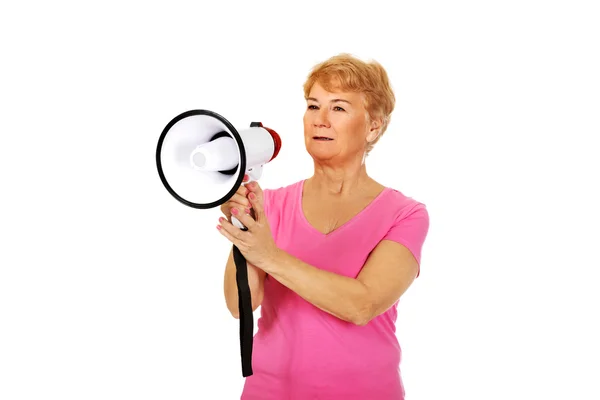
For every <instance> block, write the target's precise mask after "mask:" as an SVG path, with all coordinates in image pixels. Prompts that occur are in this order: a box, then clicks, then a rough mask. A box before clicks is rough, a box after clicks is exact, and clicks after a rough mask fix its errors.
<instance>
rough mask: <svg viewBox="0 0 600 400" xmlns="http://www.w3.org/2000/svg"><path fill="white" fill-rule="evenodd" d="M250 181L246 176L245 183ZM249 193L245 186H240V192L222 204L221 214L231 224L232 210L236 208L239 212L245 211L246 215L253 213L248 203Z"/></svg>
mask: <svg viewBox="0 0 600 400" xmlns="http://www.w3.org/2000/svg"><path fill="white" fill-rule="evenodd" d="M246 181H248V175H244V180H243V182H246ZM248 193H249V191H248V189H247V188H246V187H245V186H244V185H240V187H239V188H238V190H237V191H236V192H235V193H234V195H233V196H232V197H231V198H230V199H229V200H227V201H226V202H225V203H223V204H221V207H220V208H221V212H222V213H223V215H225V217H226V218H227V221H229V222H231V209H232V208H236V209H238V210H243V211H244V213H246V210H248V213H250V212H251V209H250V202H249V201H248V198H247V195H248Z"/></svg>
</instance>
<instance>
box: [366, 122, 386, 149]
mask: <svg viewBox="0 0 600 400" xmlns="http://www.w3.org/2000/svg"><path fill="white" fill-rule="evenodd" d="M382 125H383V123H382V121H381V119H380V118H377V119H374V120H372V121H371V126H370V128H369V133H368V134H367V142H368V143H371V142H372V141H374V140H375V139H377V137H378V136H379V134H380V133H381V126H382Z"/></svg>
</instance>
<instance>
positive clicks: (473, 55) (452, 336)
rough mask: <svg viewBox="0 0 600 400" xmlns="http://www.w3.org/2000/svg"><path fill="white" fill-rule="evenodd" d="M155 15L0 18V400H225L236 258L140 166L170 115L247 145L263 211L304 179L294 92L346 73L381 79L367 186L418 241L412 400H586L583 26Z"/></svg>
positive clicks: (591, 224)
mask: <svg viewBox="0 0 600 400" xmlns="http://www.w3.org/2000/svg"><path fill="white" fill-rule="evenodd" d="M157 3H158V2H154V3H152V2H141V1H140V2H131V1H129V2H127V1H120V2H107V1H104V2H95V3H92V2H75V1H72V2H64V1H53V2H41V1H39V2H19V3H18V5H17V3H16V2H14V3H13V2H10V3H9V2H6V3H3V5H2V6H1V7H0V41H1V44H2V46H1V59H2V61H1V62H0V68H1V74H0V80H1V81H0V83H1V85H0V96H1V97H0V98H1V104H0V106H1V108H0V127H1V130H2V145H1V146H0V153H1V157H0V174H1V191H2V197H1V200H0V201H1V209H0V212H1V219H0V227H1V228H0V229H1V235H2V236H1V237H2V242H1V247H0V249H1V250H0V257H1V258H0V267H1V270H0V328H1V329H0V337H1V338H0V398H1V399H5V400H16V399H55V398H56V399H62V400H67V399H78V400H79V399H86V400H87V399H114V400H116V399H128V400H130V399H144V400H150V399H178V400H184V399H219V400H220V399H225V400H226V399H237V398H239V394H240V392H241V388H242V385H243V378H242V376H241V367H240V358H239V337H238V321H237V320H234V319H233V318H232V317H230V315H229V313H228V312H227V309H226V307H225V303H224V298H223V294H222V293H223V292H222V287H223V269H224V264H225V259H226V256H227V252H228V250H229V248H230V244H229V243H228V242H227V241H226V240H225V239H224V238H222V237H221V236H220V235H219V234H218V233H217V231H216V229H215V226H216V223H217V218H218V216H219V211H218V210H216V209H214V210H206V211H199V210H195V209H191V208H188V207H185V206H184V205H182V204H180V203H178V202H177V201H176V200H175V199H174V198H173V197H171V196H170V195H169V194H168V192H167V191H166V190H165V189H164V187H163V186H162V184H161V182H160V180H159V178H158V174H157V170H156V164H155V149H156V144H157V140H158V138H159V135H160V133H161V132H162V129H163V128H164V126H165V125H166V124H167V123H168V122H169V121H170V120H171V119H172V118H173V117H175V116H176V115H177V114H179V113H180V112H183V111H186V110H189V109H195V108H205V109H210V110H213V111H216V112H219V113H221V114H222V115H224V116H225V117H226V118H228V119H229V120H230V121H231V122H232V123H233V124H234V125H235V126H238V127H245V126H247V125H248V124H249V123H250V122H252V121H261V122H263V123H264V124H265V125H266V126H269V127H271V128H273V129H275V130H277V131H278V132H279V133H280V135H281V137H282V140H283V147H282V150H281V153H280V155H279V157H278V158H277V159H276V160H275V161H273V163H272V164H269V165H268V166H267V167H266V169H265V172H264V175H263V178H262V180H261V184H262V186H263V187H278V186H282V185H286V184H289V183H292V182H295V181H296V180H298V179H301V178H304V177H308V176H310V174H311V173H312V162H311V159H310V157H309V156H308V155H307V154H306V152H305V150H304V145H303V138H302V135H303V132H302V114H303V112H304V107H305V103H304V100H303V93H302V84H303V82H304V79H305V77H306V75H307V74H308V72H309V70H310V68H311V67H312V66H313V65H314V64H315V63H316V62H319V61H322V60H324V59H326V58H328V57H330V56H332V55H334V54H337V53H340V52H349V53H352V54H354V55H356V56H359V57H361V58H363V59H375V60H377V61H379V62H381V63H382V64H383V65H384V66H385V67H386V69H387V70H388V73H389V75H390V78H391V80H392V84H393V86H394V89H395V91H396V95H397V98H398V102H397V107H396V110H395V111H394V114H393V120H392V123H391V125H390V127H389V130H388V132H387V133H386V134H385V136H383V138H382V139H381V141H380V142H379V143H378V145H377V147H376V148H375V150H374V151H373V153H372V154H371V156H370V157H369V158H368V170H369V172H370V174H371V175H372V176H373V177H374V178H375V179H377V180H379V181H380V182H382V183H384V184H386V185H389V186H393V187H395V188H397V189H399V190H401V191H403V192H404V193H405V194H407V195H409V196H412V197H414V198H416V199H418V200H420V201H422V202H424V203H425V204H427V206H428V209H429V213H430V217H431V229H430V233H429V236H428V238H427V241H426V243H425V246H424V248H423V265H422V273H421V276H420V277H419V278H418V280H417V281H416V282H415V283H414V285H413V286H412V287H411V288H410V289H409V291H408V292H407V293H406V295H405V296H404V298H403V300H402V302H401V304H400V308H399V319H398V325H397V326H398V337H399V339H400V342H401V346H402V348H403V354H404V359H403V361H402V371H403V378H404V382H405V385H406V390H407V399H410V400H433V399H440V400H441V399H461V400H471V399H473V400H482V399H486V400H492V399H506V398H510V399H528V400H529V399H567V398H568V399H577V400H586V399H598V398H600V390H599V389H598V388H597V379H598V373H599V372H600V365H599V361H598V358H599V357H600V354H599V353H600V352H599V345H598V338H599V337H600V330H599V329H598V319H599V318H598V314H599V311H598V306H599V305H600V296H599V295H598V289H597V287H598V280H597V278H596V277H597V276H598V269H599V267H600V262H599V259H600V257H599V256H598V254H597V252H598V241H599V239H600V237H599V236H600V235H599V232H598V226H599V223H600V218H599V212H598V204H599V203H598V201H599V200H600V198H599V196H598V193H597V192H598V186H599V184H598V182H599V178H598V171H600V165H599V161H598V158H599V157H598V153H599V148H600V147H599V145H598V144H597V143H598V136H599V134H600V121H599V120H600V115H599V114H600V79H599V76H600V74H599V71H600V60H599V48H600V41H599V39H598V38H599V37H600V28H599V24H598V20H599V17H600V15H599V13H598V11H597V9H595V8H594V7H593V5H594V4H593V3H595V2H592V1H588V2H584V1H560V2H559V1H523V0H520V1H502V2H488V1H452V2H450V1H420V2H397V3H396V4H395V5H394V8H393V9H392V8H391V4H392V3H391V2H383V1H368V2H349V1H343V2H339V1H338V2H317V1H304V2H298V3H294V4H292V3H288V2H271V3H267V2H260V1H258V2H256V1H255V2H237V3H236V2H221V3H220V4H219V5H217V2H200V1H189V2H182V1H170V2H163V5H157ZM257 317H258V313H257V314H255V320H256V318H257Z"/></svg>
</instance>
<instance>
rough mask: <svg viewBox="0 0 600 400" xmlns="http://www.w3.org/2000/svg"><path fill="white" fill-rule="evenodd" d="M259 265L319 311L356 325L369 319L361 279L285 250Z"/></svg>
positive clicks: (369, 310) (367, 300)
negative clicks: (341, 273) (315, 264)
mask: <svg viewBox="0 0 600 400" xmlns="http://www.w3.org/2000/svg"><path fill="white" fill-rule="evenodd" d="M261 268H263V269H264V270H265V271H266V273H268V274H269V275H271V277H272V278H274V279H276V280H277V281H279V282H280V283H281V284H282V285H284V286H286V287H288V288H289V289H290V290H292V291H294V292H296V293H297V294H298V295H299V296H300V297H302V298H303V299H305V300H306V301H308V302H309V303H311V304H313V305H314V306H316V307H318V308H320V309H321V310H323V311H326V312H328V313H330V314H332V315H334V316H336V317H338V318H340V319H342V320H344V321H348V322H352V323H354V324H356V325H364V324H366V323H367V322H368V319H369V317H370V313H371V309H372V307H371V304H370V301H369V298H368V290H367V287H366V286H364V285H363V284H362V283H361V282H360V281H358V280H356V279H353V278H349V277H346V276H343V275H338V274H335V273H333V272H329V271H324V270H321V269H318V268H316V267H314V266H312V265H309V264H307V263H305V262H303V261H302V260H299V259H298V258H296V257H294V256H292V255H290V254H289V253H286V252H284V251H280V252H279V253H278V254H277V255H276V256H275V257H274V258H273V259H271V260H269V261H267V262H265V264H264V265H261Z"/></svg>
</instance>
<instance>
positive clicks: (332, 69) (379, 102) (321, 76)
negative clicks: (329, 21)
mask: <svg viewBox="0 0 600 400" xmlns="http://www.w3.org/2000/svg"><path fill="white" fill-rule="evenodd" d="M317 82H318V83H319V84H320V85H321V86H323V88H324V89H325V90H327V91H333V90H336V89H337V90H342V91H347V92H359V93H362V94H363V95H364V98H365V103H364V107H365V109H366V110H367V113H368V114H369V118H370V119H371V120H374V119H381V121H382V125H381V128H380V132H379V135H378V136H377V138H376V139H375V140H374V141H373V142H371V143H369V144H368V146H367V154H368V153H369V152H370V151H371V150H372V149H373V146H374V145H375V143H377V142H378V141H379V139H380V138H381V136H383V134H384V132H385V131H386V129H387V127H388V125H389V123H390V119H391V114H392V111H394V106H395V104H396V97H395V95H394V91H393V89H392V87H391V85H390V81H389V78H388V74H387V72H386V71H385V69H384V68H383V67H382V66H381V64H379V63H378V62H377V61H374V60H370V61H368V62H365V61H362V60H360V59H358V58H356V57H354V56H352V55H350V54H347V53H342V54H338V55H336V56H333V57H331V58H329V59H328V60H325V61H323V62H321V63H319V64H317V65H315V66H314V67H313V69H312V70H311V72H310V74H309V75H308V77H307V79H306V82H305V83H304V97H305V98H308V97H309V93H310V90H311V89H312V87H313V85H314V84H315V83H317Z"/></svg>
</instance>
